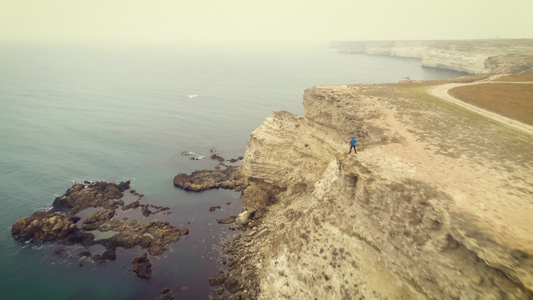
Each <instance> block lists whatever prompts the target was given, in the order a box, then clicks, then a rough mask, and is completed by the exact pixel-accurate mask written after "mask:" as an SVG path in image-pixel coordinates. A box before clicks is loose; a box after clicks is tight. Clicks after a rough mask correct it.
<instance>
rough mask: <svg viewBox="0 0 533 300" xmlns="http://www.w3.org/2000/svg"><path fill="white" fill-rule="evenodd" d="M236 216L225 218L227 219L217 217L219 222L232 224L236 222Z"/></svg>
mask: <svg viewBox="0 0 533 300" xmlns="http://www.w3.org/2000/svg"><path fill="white" fill-rule="evenodd" d="M235 218H236V217H235V216H231V217H229V218H225V219H217V222H218V223H219V224H231V223H233V222H235Z"/></svg>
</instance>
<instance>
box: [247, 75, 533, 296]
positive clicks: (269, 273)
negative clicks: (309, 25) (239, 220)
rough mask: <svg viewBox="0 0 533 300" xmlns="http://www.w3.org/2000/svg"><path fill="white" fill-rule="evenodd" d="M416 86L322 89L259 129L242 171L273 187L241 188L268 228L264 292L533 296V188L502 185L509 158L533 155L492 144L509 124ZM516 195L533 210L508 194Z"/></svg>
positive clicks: (523, 143) (262, 249)
mask: <svg viewBox="0 0 533 300" xmlns="http://www.w3.org/2000/svg"><path fill="white" fill-rule="evenodd" d="M411 89H412V90H411ZM412 92H420V89H419V88H418V87H414V86H410V87H408V86H406V85H356V86H323V87H315V88H311V89H308V90H306V92H305V95H304V106H305V116H296V115H293V114H291V113H289V112H275V113H273V114H272V115H271V116H270V117H268V118H267V119H266V121H265V122H264V123H263V124H262V125H261V126H260V127H259V128H257V129H256V130H255V131H253V132H252V133H251V137H250V141H249V144H248V149H247V152H246V156H245V160H244V161H243V165H242V171H243V173H244V174H245V176H246V177H247V178H248V180H249V182H251V183H252V186H253V185H254V184H256V187H257V189H258V190H261V191H263V192H262V193H263V194H264V195H265V196H264V197H265V199H270V200H264V201H263V205H262V206H261V205H257V203H254V201H256V200H254V199H257V197H246V190H245V194H244V197H243V207H244V208H245V209H247V208H248V210H252V211H253V210H257V209H258V207H262V208H263V209H264V212H263V213H262V215H263V221H262V225H261V226H260V228H258V229H257V231H260V232H261V233H264V232H268V234H266V235H265V234H263V235H262V236H261V237H257V238H256V239H255V240H254V241H253V242H250V243H251V245H250V246H249V247H251V249H252V250H253V251H252V250H251V254H249V255H250V256H251V257H252V258H253V259H251V260H250V261H251V265H252V268H253V270H254V271H253V272H256V273H257V275H258V278H259V290H260V292H259V294H258V295H257V297H258V298H259V299H280V298H290V299H315V298H318V299H365V298H366V299H532V298H533V293H532V290H533V275H532V274H533V243H532V242H533V239H532V238H531V234H529V233H527V232H528V231H529V229H528V228H529V224H530V221H529V220H530V218H529V217H528V214H530V213H531V211H533V210H531V209H532V206H533V204H531V203H525V202H524V201H523V199H527V197H528V195H529V197H530V195H531V194H529V193H530V192H532V190H533V187H532V186H531V185H530V184H527V181H528V179H524V180H519V181H520V182H517V183H515V184H516V185H520V186H521V188H520V189H518V188H517V186H511V187H509V186H508V188H504V189H503V190H502V184H501V183H502V182H501V180H502V179H501V178H503V177H505V176H507V175H509V174H511V173H509V171H505V170H506V168H509V167H511V166H512V167H513V171H514V172H515V173H514V174H522V173H521V172H524V174H527V173H529V174H530V173H531V172H530V171H528V170H531V169H530V168H531V167H532V166H531V162H532V161H533V159H530V157H529V156H531V154H523V153H522V154H523V155H526V156H528V157H527V158H526V159H525V160H524V161H523V162H522V165H520V164H516V161H512V160H513V159H514V158H512V157H511V156H510V155H507V156H506V159H501V158H500V159H498V158H497V157H498V156H499V155H500V154H501V153H499V152H498V151H500V150H498V149H495V147H492V148H490V149H489V148H488V147H487V149H484V148H483V147H484V144H483V143H485V142H486V143H490V139H492V138H495V137H494V136H493V135H494V134H495V133H494V132H501V133H502V136H509V134H508V133H509V132H508V131H506V130H508V129H502V128H500V127H499V126H500V125H497V124H493V123H490V122H488V123H487V122H481V123H480V124H479V120H477V121H476V122H470V121H469V120H470V118H472V116H471V115H470V114H468V113H466V112H464V111H460V112H459V113H458V112H457V111H456V108H452V107H450V106H449V105H442V104H439V103H437V102H435V101H433V100H432V99H430V98H428V99H426V100H420V97H418V100H416V99H415V98H411V97H410V95H411V94H410V93H412ZM458 114H459V117H458ZM487 131H489V132H487ZM474 133H475V134H474ZM352 136H355V137H356V139H357V140H358V142H357V150H358V154H357V155H354V154H353V153H352V154H351V155H348V154H347V153H348V150H349V144H348V142H349V140H350V138H351V137H352ZM459 136H460V137H459ZM498 138H500V136H498ZM478 139H479V140H478ZM512 139H513V140H512V141H507V140H505V141H502V142H506V143H510V144H513V143H514V144H513V145H515V144H516V145H518V146H520V147H532V144H533V141H532V140H531V138H527V137H524V136H520V135H519V134H517V133H513V138H512ZM474 140H476V141H477V142H475V141H474ZM483 141H484V142H483ZM472 143H476V145H475V149H474V150H472V147H473V146H472ZM443 145H445V146H443ZM518 146H517V147H518ZM501 151H503V150H501ZM494 152H496V153H494ZM491 153H492V154H491ZM517 159H518V158H517ZM505 160H507V161H505ZM509 160H511V161H509ZM487 163H488V164H487ZM493 165H494V166H497V167H495V168H493V167H492V166H493ZM502 172H503V173H505V172H507V173H505V174H504V176H503V177H502ZM522 184H523V185H522ZM249 189H250V190H253V189H252V188H249ZM272 191H275V192H274V193H272ZM510 191H513V193H514V194H515V195H514V196H511V195H509V192H510ZM269 193H270V196H267V194H269ZM255 196H257V193H256V195H255ZM498 199H500V200H498ZM529 199H530V198H529ZM498 201H502V202H498ZM518 204H520V205H522V206H521V207H520V209H521V210H526V211H528V213H526V214H519V213H516V214H512V211H508V210H509V208H507V207H503V205H507V206H513V205H518ZM254 205H255V208H254ZM498 205H502V206H501V207H499V206H498ZM492 210H495V211H496V210H499V213H495V214H496V215H497V217H496V218H495V217H494V215H492V213H494V212H493V211H492ZM508 213H509V214H508ZM498 218H499V220H498ZM502 219H504V221H502V222H499V221H501V220H502ZM243 276H244V275H243Z"/></svg>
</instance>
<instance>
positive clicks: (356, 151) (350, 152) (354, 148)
mask: <svg viewBox="0 0 533 300" xmlns="http://www.w3.org/2000/svg"><path fill="white" fill-rule="evenodd" d="M352 148H353V151H355V153H357V150H355V146H351V147H350V152H348V154H350V153H352Z"/></svg>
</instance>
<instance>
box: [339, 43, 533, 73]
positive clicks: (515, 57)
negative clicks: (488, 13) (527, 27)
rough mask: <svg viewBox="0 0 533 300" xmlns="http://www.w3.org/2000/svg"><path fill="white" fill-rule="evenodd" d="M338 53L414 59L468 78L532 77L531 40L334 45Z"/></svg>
mask: <svg viewBox="0 0 533 300" xmlns="http://www.w3.org/2000/svg"><path fill="white" fill-rule="evenodd" d="M331 47H332V48H337V49H338V51H339V52H340V53H356V54H370V55H388V56H396V57H406V58H417V59H421V60H422V66H425V67H431V68H439V69H447V70H453V71H458V72H464V73H468V74H482V73H514V74H518V73H533V40H532V39H518V40H505V39H501V40H500V39H498V40H452V41H334V42H331Z"/></svg>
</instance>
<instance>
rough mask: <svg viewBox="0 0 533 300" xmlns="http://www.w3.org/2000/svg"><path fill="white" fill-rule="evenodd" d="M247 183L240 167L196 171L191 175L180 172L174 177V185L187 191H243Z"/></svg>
mask: <svg viewBox="0 0 533 300" xmlns="http://www.w3.org/2000/svg"><path fill="white" fill-rule="evenodd" d="M246 185H247V183H246V180H244V177H243V176H242V174H241V171H240V169H239V167H228V168H226V169H225V170H215V171H195V172H193V173H192V174H191V175H187V174H185V173H180V174H178V175H176V177H174V186H176V187H179V188H182V189H184V190H186V191H193V192H201V191H205V190H209V189H218V188H222V189H229V190H236V191H241V190H242V189H244V188H245V187H246Z"/></svg>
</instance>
